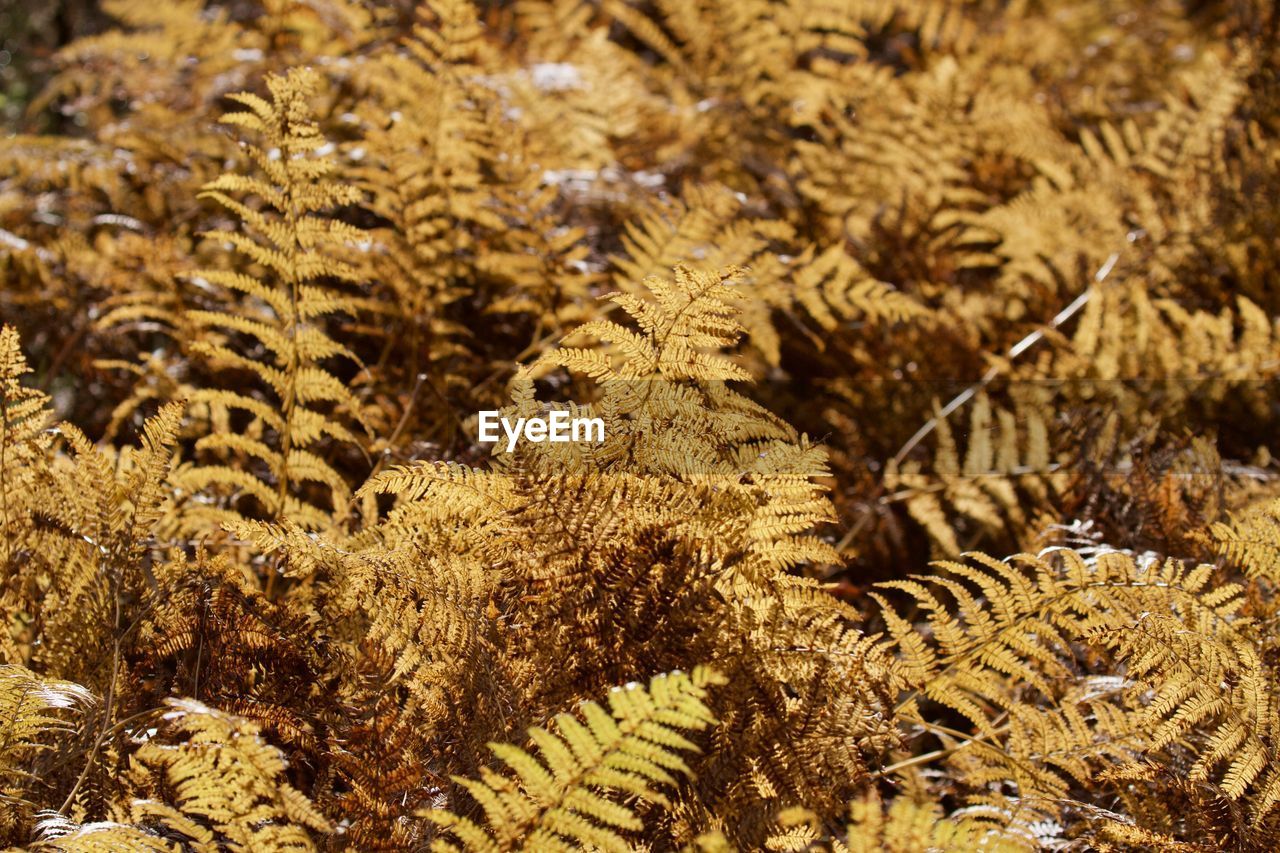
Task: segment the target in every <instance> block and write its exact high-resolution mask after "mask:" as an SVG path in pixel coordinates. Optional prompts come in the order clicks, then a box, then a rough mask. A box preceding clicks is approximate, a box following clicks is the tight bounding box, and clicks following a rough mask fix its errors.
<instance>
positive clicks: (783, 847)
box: [768, 791, 1030, 853]
mask: <svg viewBox="0 0 1280 853" xmlns="http://www.w3.org/2000/svg"><path fill="white" fill-rule="evenodd" d="M777 825H778V832H777V833H776V834H775V835H774V836H773V837H771V838H770V839H769V841H768V848H769V849H770V850H777V851H793V852H794V853H802V851H807V850H814V849H822V850H830V851H831V853H877V852H879V853H917V851H922V850H993V851H1001V853H1011V851H1025V850H1027V849H1030V847H1029V845H1025V844H1019V843H1017V842H1016V841H1015V840H1013V839H1009V838H1002V837H1000V836H998V835H994V834H992V833H991V832H990V830H989V829H988V828H987V827H985V826H983V825H982V824H980V823H977V822H975V821H973V820H968V819H966V818H964V817H947V816H945V815H944V814H943V811H942V807H941V806H940V805H939V804H938V803H933V802H919V801H916V800H913V799H912V798H911V797H910V796H907V795H903V796H898V797H895V798H894V799H893V800H892V801H890V802H889V803H883V802H882V801H881V799H880V797H879V796H878V795H877V794H876V793H875V792H874V791H871V792H868V793H867V794H864V795H863V796H861V797H858V798H856V799H854V800H852V801H850V803H849V820H848V823H847V825H846V827H845V830H844V832H843V833H842V834H840V835H835V836H832V835H828V834H827V830H826V829H825V828H824V826H823V824H822V821H820V820H819V819H818V816H817V815H816V814H814V813H813V812H811V811H809V810H807V809H804V808H799V807H794V808H791V809H787V810H784V811H783V812H782V813H780V814H779V815H778V818H777Z"/></svg>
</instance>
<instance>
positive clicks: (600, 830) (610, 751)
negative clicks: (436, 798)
mask: <svg viewBox="0 0 1280 853" xmlns="http://www.w3.org/2000/svg"><path fill="white" fill-rule="evenodd" d="M721 682H723V679H722V678H720V677H719V676H717V675H716V674H715V673H714V672H713V671H711V670H708V669H705V668H703V667H698V668H695V669H694V670H693V672H692V673H689V674H685V673H682V672H673V673H668V674H666V675H657V676H654V677H653V679H651V680H650V682H649V684H648V687H647V688H646V687H644V686H641V685H638V684H633V685H628V686H626V687H619V688H615V689H614V690H613V691H612V692H611V693H610V695H609V710H607V711H606V710H605V709H604V708H602V707H601V706H600V705H598V704H596V703H595V702H586V703H583V705H582V706H581V709H580V713H581V714H582V717H583V719H582V720H579V719H578V718H577V716H575V715H573V714H568V713H564V714H559V715H557V716H556V718H555V731H551V730H549V729H545V728H533V729H530V730H529V736H530V738H531V739H532V740H533V742H534V744H536V745H537V747H538V751H539V753H540V755H539V756H534V755H533V754H531V753H529V752H526V751H525V750H524V749H521V748H519V747H516V746H513V745H511V744H498V743H495V744H492V745H491V748H492V749H493V752H494V755H496V756H497V757H498V758H499V759H501V760H502V762H503V763H504V764H506V765H507V767H508V768H509V770H510V772H511V775H510V776H508V775H504V774H502V773H499V772H497V771H494V770H490V769H487V768H486V769H485V770H483V771H482V774H481V777H480V778H479V779H461V778H460V779H456V780H455V781H456V782H457V783H458V785H459V786H461V787H462V788H464V789H465V790H466V791H467V792H468V793H469V794H470V795H471V796H472V797H473V798H474V799H475V800H476V802H477V803H479V804H480V806H481V807H482V808H483V810H484V813H485V825H483V826H482V825H480V824H477V823H475V822H474V821H472V820H471V819H469V818H465V817H460V816H458V815H456V814H454V813H453V812H450V811H444V810H440V811H432V812H429V813H428V817H430V818H431V820H433V821H435V822H436V823H437V824H438V825H440V827H441V828H442V829H444V830H445V831H446V832H447V833H449V834H451V835H453V836H454V837H455V838H457V840H458V841H459V842H461V845H462V846H461V847H459V846H457V845H455V844H453V843H451V842H448V841H445V840H443V839H442V840H439V841H437V842H436V843H435V845H433V849H438V850H551V849H557V850H560V849H563V850H569V849H573V847H574V845H578V846H589V847H592V848H595V849H600V850H619V851H621V850H629V849H631V845H630V843H628V841H627V838H626V835H624V834H623V833H626V832H634V831H635V830H638V829H640V828H641V827H642V824H641V821H640V819H639V818H638V817H637V816H636V814H635V809H634V807H632V806H630V805H627V804H624V803H621V802H618V801H617V799H615V798H616V797H617V796H618V795H622V796H624V797H628V798H635V799H636V800H639V801H640V802H643V803H648V804H655V805H662V804H665V803H666V802H667V798H666V796H665V795H664V794H663V793H662V791H661V789H662V788H663V787H669V786H674V785H675V784H677V781H678V779H679V777H680V776H681V775H687V774H688V773H689V772H690V771H689V767H688V765H687V764H686V763H685V760H684V758H682V757H681V755H680V753H681V752H697V751H698V747H697V745H696V744H694V743H693V742H692V741H690V740H689V739H688V738H687V737H686V736H685V733H686V732H698V731H702V730H703V729H705V728H707V727H708V726H710V725H712V724H714V723H715V717H714V716H713V715H712V714H711V712H710V710H709V709H708V708H707V706H706V704H705V703H704V702H703V699H704V698H705V697H706V695H707V688H708V687H710V686H713V685H715V684H717V683H721ZM513 777H514V778H513Z"/></svg>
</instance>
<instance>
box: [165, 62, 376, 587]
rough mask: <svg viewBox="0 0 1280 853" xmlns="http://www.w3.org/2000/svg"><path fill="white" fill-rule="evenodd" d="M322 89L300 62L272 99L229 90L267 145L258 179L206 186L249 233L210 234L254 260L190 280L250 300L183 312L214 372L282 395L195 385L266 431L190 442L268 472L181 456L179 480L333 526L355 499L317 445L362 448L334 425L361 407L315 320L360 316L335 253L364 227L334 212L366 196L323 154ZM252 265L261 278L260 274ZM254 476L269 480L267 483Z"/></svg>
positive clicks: (259, 147)
mask: <svg viewBox="0 0 1280 853" xmlns="http://www.w3.org/2000/svg"><path fill="white" fill-rule="evenodd" d="M317 84H318V77H317V75H316V74H315V73H314V72H312V71H308V70H299V71H293V72H290V73H289V74H288V75H287V76H284V77H274V76H273V77H270V78H269V79H268V81H267V88H268V90H269V92H270V95H271V100H270V101H268V100H266V99H263V98H261V97H259V96H257V95H254V94H251V93H240V94H237V95H234V96H232V99H233V100H234V101H236V102H237V103H238V104H240V105H241V106H242V107H244V108H245V110H244V111H242V112H233V113H230V114H228V115H227V116H225V117H224V119H223V120H224V122H225V123H226V124H229V125H232V126H234V127H236V128H238V129H240V130H241V131H244V132H247V133H250V134H254V135H256V136H258V137H259V138H260V139H261V140H262V141H261V143H249V144H247V145H246V147H245V151H246V152H247V154H248V156H249V159H250V161H251V162H252V163H253V165H254V166H255V167H256V169H257V171H258V172H259V173H260V174H261V175H262V177H258V176H257V175H236V174H226V175H223V176H222V177H220V178H218V179H217V180H215V181H213V182H211V183H209V184H208V185H206V187H205V189H204V191H203V193H202V195H203V197H206V198H209V199H212V200H214V201H216V202H217V203H218V204H220V205H221V206H222V207H224V208H225V209H227V210H228V211H230V212H231V213H232V214H233V215H234V216H235V217H236V218H237V219H238V220H239V221H240V222H241V224H242V226H243V228H244V231H243V232H233V231H226V230H215V231H210V232H208V233H207V234H206V235H205V236H206V237H207V238H208V239H210V240H214V241H221V242H223V243H225V244H227V245H228V246H230V247H231V248H232V249H233V250H234V251H235V252H237V253H238V254H240V255H241V256H243V257H244V258H245V259H246V260H247V261H249V262H250V264H251V266H250V267H249V268H248V270H249V271H247V272H240V271H237V270H226V269H222V270H206V271H203V272H200V273H197V274H196V275H198V276H199V277H201V278H202V279H203V280H204V281H206V282H208V283H210V284H212V285H215V286H218V287H222V288H225V289H226V291H228V292H229V294H230V295H235V294H241V295H243V297H244V298H242V299H238V300H236V303H237V304H235V305H234V307H229V308H228V309H224V310H220V311H204V310H201V311H193V312H190V313H189V318H190V319H191V320H192V322H194V323H195V324H196V326H197V327H199V328H200V329H202V330H203V332H204V334H205V338H204V339H203V340H201V341H199V342H198V343H197V344H196V346H195V349H196V350H197V351H198V352H200V353H202V354H204V356H205V357H206V358H208V359H209V360H210V362H211V363H212V364H213V365H214V366H215V367H230V368H235V369H242V370H246V371H249V372H250V373H252V374H254V375H255V376H256V377H257V378H258V379H259V380H260V381H261V382H262V383H263V384H264V385H265V386H266V388H267V390H268V391H269V393H270V395H271V397H273V398H274V400H273V401H271V402H267V401H263V400H260V399H258V398H256V397H252V396H249V395H246V394H243V393H240V392H236V391H229V390H219V389H199V390H198V391H197V393H196V394H193V395H192V397H193V400H194V401H195V402H198V403H199V404H201V405H202V406H205V407H208V408H209V409H210V410H211V411H213V410H217V409H225V410H227V411H229V412H241V413H243V414H244V415H246V416H248V417H250V418H252V419H253V421H252V423H256V424H259V425H261V427H265V428H266V429H267V430H269V432H266V433H265V434H264V435H262V436H261V437H255V436H252V435H232V434H228V433H219V432H214V433H211V434H209V435H208V436H206V437H205V438H203V439H201V440H200V441H199V442H197V444H196V450H197V451H198V452H201V453H206V454H210V455H212V456H214V457H215V458H217V457H222V458H226V459H228V460H231V459H234V458H235V457H237V456H239V457H241V458H247V459H249V460H259V461H260V463H261V464H262V465H263V466H265V471H264V472H262V473H258V472H256V471H255V469H254V466H253V465H247V466H245V467H244V468H243V469H239V473H235V472H236V471H237V467H236V466H235V465H233V464H229V465H216V464H215V465H207V464H205V465H199V464H197V465H191V464H187V465H184V466H183V468H182V469H180V470H179V472H178V473H177V475H176V480H177V482H178V483H179V485H180V486H182V487H184V488H185V489H186V490H188V491H190V492H202V491H205V490H208V489H210V488H215V489H221V490H222V491H224V492H225V491H226V490H228V489H231V490H237V489H238V490H240V491H241V492H242V493H245V494H248V495H252V496H253V497H254V498H255V499H256V500H257V502H258V503H259V504H260V505H261V507H262V511H264V512H265V513H266V515H267V516H268V517H271V518H281V517H285V516H292V517H294V518H295V519H296V520H298V521H299V522H300V523H302V524H304V525H306V526H308V527H311V528H316V527H321V526H324V525H325V524H326V523H329V521H328V520H332V521H336V520H339V519H340V517H341V515H342V514H343V513H344V512H345V511H346V508H347V503H348V499H349V495H350V489H349V487H348V485H347V483H346V480H345V478H344V476H343V475H342V474H340V473H339V472H338V471H337V470H336V469H335V468H334V467H333V466H332V465H331V464H330V463H329V462H328V461H326V460H324V459H323V458H321V457H320V456H319V455H317V454H316V453H315V452H314V451H313V450H312V449H311V448H313V447H315V446H317V445H318V444H319V443H320V442H321V440H322V439H324V438H325V437H326V436H327V437H329V438H331V439H333V440H336V441H339V442H343V443H356V434H355V433H354V432H352V431H351V430H350V429H349V428H348V427H347V426H346V425H345V424H343V423H342V422H341V420H339V418H338V414H339V412H345V413H346V415H347V417H348V418H350V419H353V420H355V421H356V422H358V423H361V424H363V419H362V417H361V406H360V403H359V401H358V400H356V399H355V397H354V396H353V395H352V393H351V392H350V390H348V388H347V386H346V385H345V384H344V383H343V382H341V381H339V380H338V379H337V378H336V377H334V376H333V374H332V373H330V372H329V371H328V370H327V369H326V368H325V367H324V366H322V365H323V363H324V362H326V361H327V360H329V359H332V358H335V357H341V358H344V359H347V360H349V361H355V360H356V357H355V354H354V353H353V352H352V350H351V349H350V348H348V347H347V346H345V345H343V344H342V343H340V342H338V341H336V340H334V339H333V338H332V337H330V336H329V334H328V332H327V331H326V330H325V329H324V327H323V326H322V325H320V324H321V323H322V322H323V321H324V320H325V318H327V317H329V316H330V315H333V314H335V313H347V314H358V313H359V312H360V310H361V308H362V304H363V303H362V300H361V299H359V298H357V297H355V296H352V295H350V294H349V293H347V292H345V291H340V290H338V289H337V288H336V287H335V286H334V285H335V284H337V285H343V286H348V287H349V286H351V285H355V284H358V283H359V281H360V278H359V275H358V273H357V271H356V269H355V268H354V267H353V266H352V265H351V264H349V263H347V262H346V261H345V260H343V259H342V257H341V253H342V252H344V251H346V250H347V248H346V247H348V246H350V245H351V244H353V243H355V242H357V241H358V240H360V239H362V238H363V233H362V232H360V231H359V230H358V229H355V228H353V227H352V226H349V225H346V224H345V223H342V222H339V221H337V220H334V219H332V218H327V215H328V212H329V211H331V210H332V209H333V208H335V207H337V206H341V205H344V204H349V203H351V202H354V201H356V200H358V199H359V197H360V194H359V192H358V191H357V190H356V189H355V188H354V187H351V186H349V185H346V184H344V183H342V182H339V181H336V180H334V179H333V178H332V177H330V175H331V173H332V171H333V169H334V166H333V164H332V162H331V161H330V160H329V159H328V158H327V156H325V155H323V154H321V153H317V152H319V150H320V148H321V146H322V143H323V137H322V136H321V135H320V133H319V130H318V129H317V127H316V124H315V122H314V120H313V119H312V117H311V113H310V106H309V104H308V101H309V100H310V98H311V97H312V95H313V94H314V92H315V89H316V87H317ZM237 196H248V197H256V198H257V199H258V200H259V201H260V203H261V204H262V206H263V207H262V209H258V208H256V207H253V206H250V205H249V204H247V203H245V202H242V201H240V200H239V199H238V198H237ZM255 269H260V270H262V271H264V272H265V273H266V274H267V277H266V278H265V279H259V278H257V277H255V274H254V273H253V270H255ZM236 336H239V337H243V338H245V339H248V340H252V341H256V342H257V343H258V344H259V345H261V346H262V347H264V348H265V350H266V351H267V352H268V353H269V354H270V358H269V359H268V360H267V361H266V362H262V361H259V360H257V359H255V358H252V357H249V356H246V355H244V354H242V353H241V352H240V351H238V350H237V348H235V346H234V343H233V342H234V340H235V337H236ZM357 363H358V362H357ZM317 404H319V405H317ZM272 435H273V436H274V437H273V438H268V436H272ZM250 479H256V480H259V481H261V486H259V485H256V484H254V483H252V482H250ZM307 483H312V484H316V485H318V486H320V487H322V488H323V490H324V491H325V492H326V493H327V494H328V504H329V508H328V509H327V510H325V509H323V508H322V507H317V506H315V505H313V504H311V503H310V502H309V501H308V500H307V498H306V497H305V495H306V491H307V490H306V488H305V486H304V484H307ZM226 509H229V510H233V513H232V514H230V515H228V514H226V513H225V512H222V513H219V512H216V511H212V512H211V511H210V510H209V509H205V510H200V509H198V508H194V507H193V511H194V513H195V514H196V515H200V514H202V513H203V514H204V515H206V516H207V517H208V518H209V519H210V520H217V519H218V518H219V517H221V518H224V519H225V518H233V517H234V511H235V510H236V507H235V502H234V500H233V501H232V502H231V504H230V505H229V506H227V507H226ZM272 579H274V575H272V577H271V578H269V580H272Z"/></svg>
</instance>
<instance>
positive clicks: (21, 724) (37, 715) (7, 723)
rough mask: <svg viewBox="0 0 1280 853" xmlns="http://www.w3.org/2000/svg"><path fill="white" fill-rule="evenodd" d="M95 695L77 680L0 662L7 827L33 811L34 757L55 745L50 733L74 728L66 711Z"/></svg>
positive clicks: (0, 758) (0, 817)
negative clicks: (29, 793) (29, 795)
mask: <svg viewBox="0 0 1280 853" xmlns="http://www.w3.org/2000/svg"><path fill="white" fill-rule="evenodd" d="M95 701H96V700H95V699H94V697H93V695H92V694H90V693H89V691H88V690H86V689H84V688H83V687H81V686H80V685H78V684H75V683H72V682H70V681H59V680H56V679H49V678H41V677H40V676H38V675H36V674H35V673H34V672H31V671H30V670H29V669H27V668H25V667H22V666H13V665H10V664H0V827H3V829H4V830H5V831H9V830H11V829H12V828H14V827H15V826H16V825H18V824H19V823H20V821H21V820H22V819H24V818H29V817H30V812H32V811H34V808H33V807H32V806H31V805H30V803H28V802H27V800H26V796H25V795H26V792H27V790H28V788H29V787H30V784H31V782H32V781H33V778H32V777H33V774H35V773H38V772H39V766H38V765H37V764H36V763H35V761H34V760H35V758H36V757H37V755H38V754H39V753H40V752H42V751H45V750H48V749H51V748H52V746H53V744H51V743H49V742H48V739H49V737H50V736H51V735H57V734H64V735H65V734H67V733H70V732H73V731H75V723H74V722H73V721H72V719H70V718H69V717H68V715H67V712H71V713H75V712H79V711H82V710H84V709H86V708H88V707H89V706H91V705H93V704H94V703H95ZM24 812H25V814H24Z"/></svg>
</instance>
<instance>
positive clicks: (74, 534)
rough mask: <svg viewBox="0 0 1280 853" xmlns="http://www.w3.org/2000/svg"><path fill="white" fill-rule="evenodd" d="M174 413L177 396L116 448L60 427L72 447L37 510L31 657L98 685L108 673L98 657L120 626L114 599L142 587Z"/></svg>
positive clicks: (162, 501)
mask: <svg viewBox="0 0 1280 853" xmlns="http://www.w3.org/2000/svg"><path fill="white" fill-rule="evenodd" d="M182 414H183V406H182V404H181V403H168V404H166V405H165V406H164V407H162V408H161V409H160V411H159V412H158V413H157V414H156V415H155V416H154V417H152V418H150V419H149V420H148V421H147V422H146V423H145V424H144V426H143V430H142V438H141V446H140V447H138V448H125V449H123V450H120V451H118V452H115V453H113V452H111V451H110V450H108V449H102V448H97V447H94V446H93V445H92V444H91V443H90V442H89V440H88V439H87V438H86V437H85V436H84V434H83V433H81V432H80V431H79V430H78V429H76V428H75V427H72V426H70V425H68V424H64V425H62V426H61V427H60V430H61V432H63V433H64V435H65V436H66V439H67V443H68V445H69V447H70V449H71V457H70V458H69V459H64V460H61V464H59V465H58V466H56V467H55V468H54V469H53V470H51V471H50V472H49V474H48V481H47V482H48V485H47V489H46V491H45V492H44V494H43V495H42V499H41V503H40V506H39V508H38V510H37V511H38V512H39V513H40V514H41V516H43V517H44V518H45V519H46V520H47V521H48V522H52V524H49V525H48V528H49V529H46V530H44V531H43V532H42V535H41V538H40V543H41V545H42V547H43V551H44V553H43V554H42V555H41V557H42V559H41V561H40V563H39V565H40V566H41V570H42V572H43V573H45V576H44V577H43V578H38V579H37V580H36V583H37V584H40V585H41V586H43V587H44V589H43V594H42V596H41V606H40V607H39V608H38V609H37V610H36V626H37V628H38V630H39V631H41V632H43V633H44V639H43V642H42V643H41V644H40V647H39V648H38V649H37V650H36V658H37V660H39V661H41V662H42V664H43V665H45V666H48V667H50V669H51V671H53V672H59V673H62V674H64V675H67V676H70V677H74V678H75V679H76V680H79V681H82V682H83V683H85V684H88V685H91V686H92V687H93V688H94V689H95V690H104V691H105V689H106V687H107V685H106V684H105V683H101V682H102V679H103V677H104V676H105V675H109V673H104V672H102V671H101V670H100V669H99V668H98V666H97V664H99V663H100V662H101V660H102V659H103V656H104V655H108V654H112V653H113V650H112V645H113V643H115V642H118V641H119V640H120V639H121V638H122V636H123V633H124V631H125V629H126V628H127V626H126V625H124V624H123V623H122V622H121V617H120V611H119V601H120V600H121V599H122V598H127V599H130V600H135V601H136V600H137V598H138V597H140V596H141V595H142V594H143V590H144V589H145V588H146V587H147V569H146V564H147V562H148V560H149V557H150V555H151V553H152V550H153V549H154V547H155V544H156V542H155V534H156V531H157V528H158V526H159V523H160V521H161V519H163V518H164V517H165V516H166V515H167V514H168V513H169V512H170V511H171V507H169V506H168V504H170V502H171V499H172V495H171V493H170V491H169V489H168V484H167V476H168V474H169V470H170V465H171V464H172V461H173V446H174V443H175V441H176V438H177V432H178V427H179V425H180V423H181V421H182ZM104 640H106V642H105V643H104ZM115 653H118V649H116V651H115Z"/></svg>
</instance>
